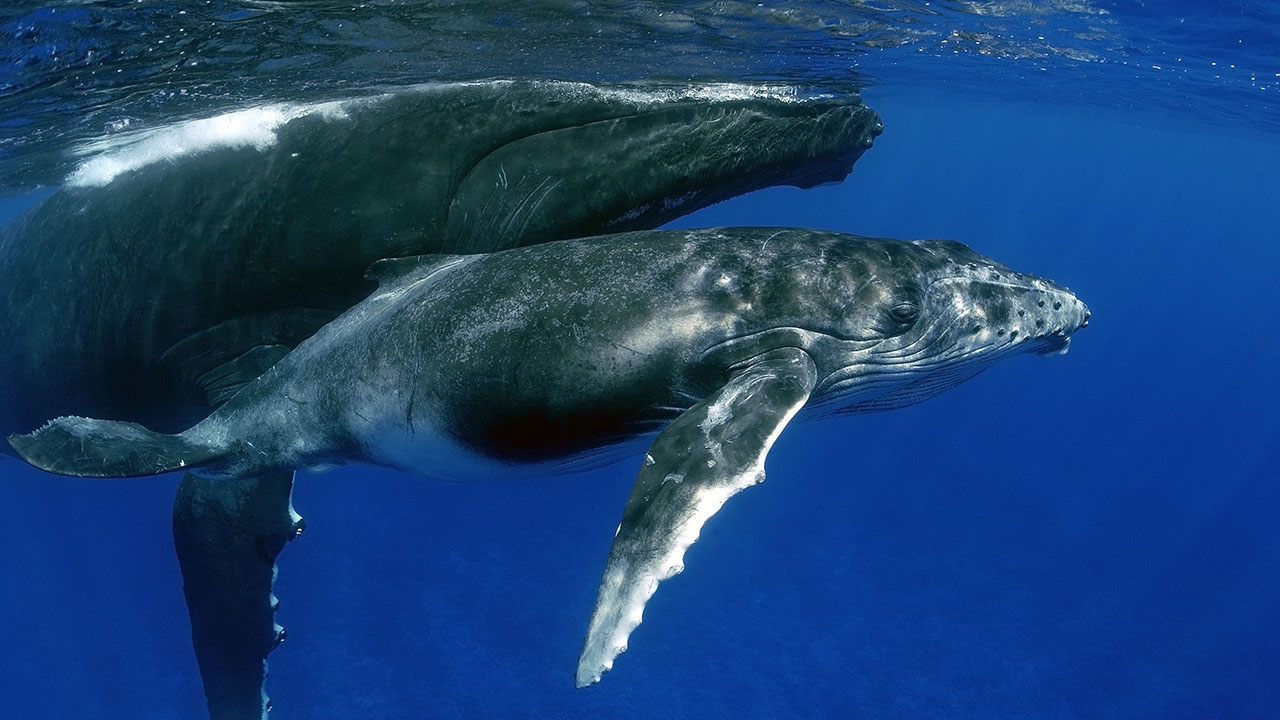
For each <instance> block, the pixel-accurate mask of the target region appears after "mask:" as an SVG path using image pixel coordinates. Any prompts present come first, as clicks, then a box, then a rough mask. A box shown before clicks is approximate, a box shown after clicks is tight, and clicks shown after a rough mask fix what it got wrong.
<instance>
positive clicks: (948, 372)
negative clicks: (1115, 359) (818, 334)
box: [815, 240, 1089, 414]
mask: <svg viewBox="0 0 1280 720" xmlns="http://www.w3.org/2000/svg"><path fill="white" fill-rule="evenodd" d="M866 242H868V243H877V242H878V243H884V246H883V247H876V248H874V249H873V250H872V251H870V252H868V253H864V254H869V255H871V256H873V257H876V258H877V261H876V262H875V263H874V265H873V266H872V267H871V271H870V275H869V277H870V278H871V279H870V280H868V281H864V282H860V283H856V284H855V286H854V287H853V291H854V292H855V296H856V297H857V298H858V302H855V303H848V304H846V306H845V307H846V308H848V310H847V311H846V312H847V315H849V316H851V317H847V318H846V320H851V321H853V322H855V323H856V324H857V326H858V332H857V335H858V338H857V340H855V341H837V342H834V343H828V344H827V345H826V346H825V348H824V350H823V351H822V354H823V355H825V357H824V358H823V360H825V362H823V363H821V364H823V365H826V366H827V369H828V372H827V373H826V376H825V377H824V378H823V379H822V380H821V381H820V382H819V385H818V387H817V388H816V389H815V396H817V398H818V402H819V404H820V405H824V406H834V407H832V409H833V411H834V412H837V413H841V414H843V413H855V412H871V411H878V410H891V409H894V408H899V407H905V406H908V405H914V404H916V403H918V402H921V401H923V400H926V399H928V398H930V397H932V396H934V395H937V394H939V393H941V392H943V391H945V390H947V389H949V388H951V387H954V386H956V385H958V384H960V383H962V382H964V381H965V380H968V379H969V378H971V377H973V376H975V375H977V374H978V373H980V372H982V371H983V370H985V369H987V368H988V367H991V365H993V364H994V363H996V362H997V361H999V360H1002V359H1004V358H1007V357H1011V356H1013V355H1018V354H1022V353H1032V354H1036V355H1060V354H1063V353H1065V352H1066V351H1067V348H1068V346H1069V344H1070V341H1071V336H1072V334H1073V333H1075V332H1076V331H1077V330H1080V329H1081V328H1084V327H1086V326H1087V325H1088V323H1089V309H1088V307H1086V306H1085V304H1084V303H1083V302H1081V301H1080V299H1079V298H1077V297H1076V296H1075V294H1074V293H1072V292H1071V291H1070V290H1069V289H1067V288H1065V287H1063V286H1061V285H1057V284H1056V283H1054V282H1052V281H1050V280H1046V279H1043V278H1039V277H1036V276H1034V275H1029V274H1026V273H1020V272H1015V271H1013V270H1011V269H1009V268H1008V267H1006V266H1005V265H1003V264H1001V263H999V262H996V261H994V260H992V259H990V258H988V257H984V256H982V255H980V254H978V253H976V252H974V251H973V250H971V249H970V248H969V247H968V246H966V245H964V244H962V243H959V242H955V241H951V240H919V241H915V242H910V243H905V242H897V241H874V240H868V241H866ZM860 267H866V264H865V262H864V263H862V264H860ZM864 272H865V271H864ZM846 294H847V293H846Z"/></svg>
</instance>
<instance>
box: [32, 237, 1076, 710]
mask: <svg viewBox="0 0 1280 720" xmlns="http://www.w3.org/2000/svg"><path fill="white" fill-rule="evenodd" d="M370 276H371V277H373V278H376V280H377V281H378V283H379V288H378V290H376V291H375V292H374V293H373V294H372V295H370V296H369V297H368V298H367V299H365V300H364V301H362V302H360V303H358V304H357V305H355V306H354V307H352V308H351V309H350V310H348V311H347V312H345V313H343V314H342V315H340V316H339V317H337V318H336V319H335V320H333V321H332V322H331V323H329V324H328V325H326V326H324V327H323V328H321V330H320V331H319V332H317V333H316V334H315V335H314V336H313V337H311V338H309V339H307V340H304V341H303V342H302V343H301V344H299V345H298V347H297V348H296V349H294V350H293V351H292V352H290V353H289V354H287V355H285V356H284V358H283V359H281V360H280V361H279V362H278V363H276V364H275V365H274V366H273V367H271V369H270V370H268V371H267V372H266V373H264V374H263V375H261V376H260V377H258V378H256V379H253V380H251V381H249V382H247V383H246V384H244V385H243V386H242V387H240V388H238V389H236V391H235V392H234V394H232V395H231V397H230V399H229V400H227V401H226V402H225V403H224V404H223V405H221V406H220V407H219V408H218V409H217V410H215V411H214V412H213V413H212V414H210V415H209V416H208V417H206V418H205V419H204V420H202V421H200V422H199V423H197V424H195V425H194V426H192V427H191V428H189V429H187V430H185V431H183V432H181V433H178V434H174V435H166V434H161V433H156V432H152V431H150V430H147V429H146V428H144V427H142V426H140V425H137V424H133V423H126V422H117V421H103V420H91V419H85V418H78V417H63V418H59V419H57V420H54V421H52V422H50V423H48V424H47V425H45V426H44V427H43V428H41V429H39V430H37V431H35V432H33V433H30V434H27V435H16V436H12V437H10V438H9V441H10V443H11V444H12V446H13V447H14V449H16V450H17V452H18V453H19V454H20V455H21V456H22V457H23V458H25V459H26V460H27V461H28V462H30V463H32V464H33V465H35V466H37V467H40V468H42V469H45V470H48V471H51V472H55V473H63V474H70V475H81V476H88V477H116V476H136V475H146V474H152V473H160V472H166V471H170V470H176V469H186V470H188V471H190V472H194V473H197V474H201V475H203V476H205V477H208V478H213V479H222V480H226V481H229V482H235V481H236V479H237V478H240V477H258V476H263V475H269V474H271V473H280V472H283V471H289V470H299V469H319V468H326V467H331V466H334V465H342V464H347V463H367V464H373V465H380V466H385V467H390V468H395V469H399V470H403V471H406V472H411V473H415V474H419V475H422V476H427V477H443V478H448V479H465V478H466V477H467V476H469V475H471V474H473V473H474V472H475V471H476V469H477V468H480V467H486V468H493V469H502V468H505V469H507V470H508V471H511V470H512V469H514V471H515V472H533V471H534V470H535V469H537V470H539V471H546V470H547V469H548V468H551V470H552V471H554V468H555V467H556V466H555V465H554V464H553V463H556V462H561V461H564V460H566V459H573V458H577V457H582V456H586V455H590V454H593V453H600V452H602V451H608V450H610V449H618V448H624V449H625V448H628V447H631V446H632V445H633V444H634V441H635V440H637V439H641V438H643V437H645V436H649V435H652V434H654V433H656V437H654V439H653V440H652V441H651V444H650V446H649V449H648V452H647V453H646V454H644V456H643V457H637V458H635V463H636V464H637V465H638V466H639V472H638V477H637V479H636V481H635V485H634V487H633V489H632V491H631V495H630V497H629V498H628V500H627V504H626V507H625V508H624V510H623V514H622V521H621V524H620V526H619V528H618V531H617V533H616V536H615V537H614V540H613V545H612V548H611V549H610V552H609V557H608V560H607V563H606V567H605V572H604V578H603V581H602V583H601V585H600V590H599V595H598V598H597V602H596V607H595V610H594V612H593V613H592V617H591V620H590V623H589V626H588V631H587V637H586V641H585V643H584V648H583V652H582V655H581V657H580V659H579V663H578V669H577V673H576V683H577V684H578V685H579V686H584V685H589V684H592V683H594V682H596V681H597V680H599V679H600V676H601V675H602V674H603V673H604V672H606V671H608V670H609V669H610V668H611V667H612V664H613V661H614V659H615V658H616V656H617V655H618V654H620V653H621V652H622V651H624V650H625V648H626V643H627V638H628V636H629V635H630V633H631V632H632V630H633V629H634V628H635V627H636V626H637V625H638V624H639V623H640V620H641V616H642V612H643V609H644V606H645V603H646V602H647V600H648V599H649V597H651V596H652V594H653V592H654V591H655V589H656V588H657V586H658V583H659V582H661V581H662V580H664V579H666V578H668V577H670V576H672V575H673V574H675V573H678V572H680V571H681V570H682V569H683V562H684V560H683V558H684V554H685V551H686V550H687V549H688V547H689V546H690V545H691V544H692V543H693V542H694V541H696V540H697V538H698V535H699V533H700V531H701V529H702V527H703V525H704V523H706V522H707V520H708V519H709V518H710V517H711V516H712V515H714V514H715V513H716V512H717V511H718V510H719V509H720V507H721V506H722V505H723V504H724V503H725V501H727V500H728V498H729V497H731V496H733V495H734V494H736V493H737V492H739V491H741V490H743V489H745V488H747V487H750V486H752V485H755V484H757V483H759V482H761V481H762V480H763V479H764V467H765V459H766V456H767V454H768V452H769V449H770V447H771V446H772V445H773V442H774V441H775V440H776V438H777V437H778V435H779V433H781V432H782V430H783V429H784V428H785V427H786V426H787V425H788V423H789V422H790V421H791V420H792V418H793V417H795V416H797V415H799V417H801V418H805V417H816V416H822V415H830V414H836V413H846V412H866V411H873V410H885V409H891V408H895V407H902V406H905V405H910V404H913V403H916V402H920V401H921V400H924V399H926V398H928V397H930V396H932V395H935V394H937V393H940V392H942V391H944V390H946V389H947V388H950V387H953V386H955V385H957V384H959V383H961V382H963V381H964V380H966V379H968V378H970V377H973V376H974V375H976V374H977V373H979V372H981V371H982V370H984V369H986V368H988V367H990V366H991V365H992V364H994V363H995V362H997V361H999V360H1000V359H1003V358H1006V357H1010V356H1013V355H1016V354H1020V353H1026V352H1030V353H1036V354H1042V355H1046V354H1056V353H1060V352H1062V351H1064V350H1065V349H1066V347H1067V344H1068V342H1069V339H1070V337H1071V335H1072V334H1073V333H1074V332H1076V331H1077V330H1079V329H1080V328H1082V327H1084V326H1085V325H1086V324H1087V323H1088V319H1089V311H1088V309H1087V308H1086V307H1085V305H1084V304H1083V303H1082V302H1081V301H1080V300H1078V299H1077V298H1076V296H1075V295H1074V294H1072V293H1071V292H1070V291H1069V290H1067V289H1065V288H1063V287H1061V286H1058V285H1056V284H1054V283H1052V282H1050V281H1047V280H1044V279H1041V278H1037V277H1034V276H1032V275H1026V274H1022V273H1018V272H1015V271H1012V270H1010V269H1008V268H1007V267H1005V266H1003V265H1001V264H999V263H997V262H995V261H993V260H990V259H989V258H986V257H983V256H981V255H979V254H977V253H975V252H974V251H972V250H970V249H969V248H968V247H966V246H964V245H962V244H960V243H957V242H952V241H944V240H922V241H916V242H908V241H900V240H889V239H875V238H863V237H857V236H853V235H843V234H838V233H829V232H819V231H812V230H797V229H778V228H721V229H711V230H690V231H640V232H634V233H627V234H622V235H614V236H607V237H597V238H587V239H581V240H565V241H560V242H554V243H546V244H541V245H535V246H530V247H524V248H517V249H512V250H507V251H502V252H497V253H490V254H484V255H469V256H426V257H415V258H401V259H394V260H386V261H382V262H379V263H375V264H374V266H373V267H372V268H371V270H370ZM522 468H523V469H522Z"/></svg>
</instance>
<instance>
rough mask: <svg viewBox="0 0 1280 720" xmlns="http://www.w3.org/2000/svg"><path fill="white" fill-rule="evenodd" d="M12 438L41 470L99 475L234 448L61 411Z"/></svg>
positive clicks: (192, 462)
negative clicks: (55, 417)
mask: <svg viewBox="0 0 1280 720" xmlns="http://www.w3.org/2000/svg"><path fill="white" fill-rule="evenodd" d="M9 444H10V445H12V446H13V449H14V450H16V451H18V454H19V455H20V456H22V458H23V459H24V460H26V461H27V462H29V463H31V464H32V465H34V466H36V467H38V468H40V469H41V470H45V471H47V472H51V473H57V474H59V475H75V476H78V477H100V478H108V477H140V476H143V475H159V474H160V473H166V472H170V471H173V470H184V469H190V468H194V467H200V466H204V465H209V464H211V463H214V462H216V461H218V460H220V459H222V458H225V457H227V456H229V455H230V454H231V453H232V452H233V449H232V448H228V447H217V446H212V445H207V444H202V443H199V442H195V441H192V440H190V439H188V438H186V437H183V436H182V435H165V434H163V433H157V432H152V431H150V430H148V429H146V428H144V427H142V426H141V425H138V424H136V423H131V422H121V421H116V420H94V419H91V418H82V417H60V418H58V419H56V420H52V421H50V422H49V423H47V424H45V426H44V427H42V428H40V429H39V430H36V431H35V432H32V433H28V434H26V435H10V436H9Z"/></svg>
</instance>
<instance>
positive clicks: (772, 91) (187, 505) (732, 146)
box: [0, 81, 880, 720]
mask: <svg viewBox="0 0 1280 720" xmlns="http://www.w3.org/2000/svg"><path fill="white" fill-rule="evenodd" d="M879 132H880V121H879V118H878V117H877V116H876V114H875V113H874V112H873V111H871V110H870V109H869V108H867V107H866V106H865V105H864V104H863V103H862V101H861V100H860V99H858V98H856V97H834V98H833V97H805V96H803V95H801V94H797V93H795V92H794V91H791V90H789V89H787V88H769V87H756V86H741V85H692V86H674V87H662V86H592V85H584V84H579V83H559V82H527V81H518V82H516V81H493V82H481V83H458V84H433V85H425V86H421V87H417V88H411V89H405V90H401V91H398V92H395V93H393V94H381V95H373V96H369V97H363V98H357V99H350V100H341V101H335V102H329V103H321V104H318V105H306V106H301V105H272V106H266V107H259V108H250V109H246V110H242V111H239V112H235V113H230V114H227V115H223V116H219V117H215V118H208V119H203V120H197V121H191V122H186V123H181V124H177V125H174V126H171V127H166V128H160V129H156V130H150V131H146V132H143V133H135V134H123V135H115V136H111V137H109V138H107V139H105V140H104V141H103V142H101V143H98V144H95V145H94V146H92V147H89V148H86V152H90V153H91V155H90V156H89V157H87V158H86V159H85V160H84V162H83V163H82V164H81V165H80V167H79V169H78V170H77V171H76V172H75V173H74V175H73V176H72V177H71V178H69V180H68V182H67V183H66V185H65V186H63V187H62V188H60V189H59V190H57V191H56V192H55V193H54V194H53V195H52V196H51V197H49V198H48V199H47V200H46V201H45V202H44V203H43V204H42V205H40V206H39V207H37V208H36V209H35V210H33V211H32V212H31V213H30V214H28V215H27V216H25V217H23V218H20V219H19V220H17V221H16V222H15V223H13V224H12V225H10V226H8V227H6V228H4V229H3V230H2V231H0V337H3V338H5V341H6V347H5V349H4V352H3V353H0V383H2V384H3V385H2V386H3V387H4V393H3V394H0V434H3V435H8V434H10V433H13V432H19V431H25V430H28V429H30V428H31V427H34V426H36V425H37V424H39V423H40V422H43V421H44V420H45V419H47V418H49V417H53V416H57V415H64V414H78V415H95V416H101V417H110V418H113V419H118V420H129V421H134V422H142V423H147V424H148V425H150V426H152V427H155V428H159V429H170V430H173V429H180V428H183V427H185V426H186V425H188V424H190V423H192V422H194V421H196V420H198V419H199V418H201V417H204V416H205V415H206V414H208V412H209V410H210V407H212V406H216V405H218V404H220V403H221V402H222V401H224V400H225V399H226V397H227V396H228V393H229V391H230V389H232V388H234V387H236V386H237V385H238V384H239V383H241V382H243V381H244V380H246V379H249V378H252V377H254V376H256V375H258V374H259V373H261V372H262V371H263V370H265V369H266V368H267V367H269V366H270V365H271V364H272V363H273V362H275V361H276V360H278V359H279V358H280V357H282V356H283V355H284V354H285V353H286V352H288V351H289V350H290V349H291V348H293V347H294V346H295V345H297V343H298V342H299V341H301V340H302V339H303V338H305V337H307V336H309V335H311V334H312V333H313V332H315V330H316V329H318V328H319V327H321V326H322V325H323V324H324V323H326V322H328V321H330V320H332V319H333V318H334V317H336V316H337V315H338V314H339V313H340V312H342V311H343V310H345V309H347V308H348V307H350V306H351V305H353V304H354V303H356V302H358V301H359V300H360V299H361V298H363V297H364V296H365V295H367V294H368V293H369V292H370V291H371V290H372V288H373V285H372V283H369V282H367V281H366V280H364V278H363V273H364V272H365V270H366V269H367V267H368V266H369V265H370V264H371V263H373V262H374V261H376V260H379V259H382V258H387V257H396V256H404V255H413V254H420V253H432V252H445V253H460V252H488V251H493V250H499V249H502V248H507V247H514V246H518V245H527V244H531V243H536V242H544V241H551V240H559V239H564V238H570V237H580V236H583V235H591V234H596V233H601V232H610V231H624V230H634V229H644V228H650V227H654V226H656V225H657V224H660V223H662V222H664V221H666V220H668V219H671V218H674V217H676V216H679V215H681V214H684V213H686V212H689V211H692V210H695V209H697V208H699V207H702V206H705V205H707V204H710V203H712V202H716V201H718V200H721V199H724V198H727V197H730V196H733V195H736V194H739V193H743V192H747V191H750V190H754V189H756V188H760V187H765V186H769V185H776V184H794V185H799V186H807V185H811V184H815V183H821V182H827V181H836V180H839V179H841V178H843V177H844V176H845V175H846V174H847V173H848V172H849V170H850V169H851V167H852V164H853V162H854V161H855V160H856V159H857V158H858V156H859V155H860V154H861V153H862V152H863V151H864V150H866V149H867V148H868V147H870V145H871V141H872V139H873V138H874V137H875V136H876V135H877V134H878V133H879ZM50 368H57V369H58V371H57V372H56V373H55V372H49V369H50ZM0 450H4V451H7V450H8V447H7V445H6V444H4V443H0ZM0 460H2V458H0ZM291 486H292V474H291V473H277V474H270V475H267V476H263V477H261V478H252V479H244V480H242V481H241V482H237V483H234V484H228V483H213V482H209V481H203V480H201V479H199V478H195V477H193V476H188V477H186V478H184V480H183V482H182V485H181V488H180V489H179V494H178V499H177V502H176V503H175V507H174V538H175V543H176V545H177V548H178V557H179V560H180V564H181V567H182V571H183V589H184V592H185V594H186V599H187V604H188V608H189V610H190V614H191V621H192V639H193V643H194V646H195V649H196V655H197V659H198V660H199V664H200V669H201V675H202V679H203V680H204V683H205V689H206V695H207V697H208V701H209V706H210V711H211V713H212V714H213V716H214V717H215V718H218V719H219V720H223V719H227V718H242V717H255V718H256V717H261V715H262V713H263V708H264V707H265V705H266V700H265V696H264V695H263V693H262V684H263V679H264V677H265V665H264V662H263V660H264V658H265V657H266V656H267V654H268V652H269V651H270V650H271V648H272V647H274V644H275V642H276V637H277V632H276V629H275V624H274V614H275V604H274V600H273V597H272V593H271V585H272V578H273V575H274V560H275V557H276V555H277V554H278V553H279V551H280V549H281V548H282V547H283V546H284V544H285V543H286V542H287V541H288V540H289V539H290V538H292V537H293V536H294V535H295V534H296V532H297V528H298V527H300V525H299V524H298V522H297V520H296V516H295V515H294V514H293V513H292V511H291V508H290V507H289V497H290V489H291Z"/></svg>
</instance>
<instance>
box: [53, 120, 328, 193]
mask: <svg viewBox="0 0 1280 720" xmlns="http://www.w3.org/2000/svg"><path fill="white" fill-rule="evenodd" d="M347 102H350V101H338V102H325V103H316V104H311V105H297V104H278V105H264V106H261V107H253V108H247V109H244V110H237V111H234V112H229V113H224V114H222V115H215V116H214V117H210V118H201V119H199V120H187V121H185V122H179V123H176V124H173V125H165V126H163V127H158V128H150V129H147V130H140V131H134V132H128V133H118V134H114V135H109V136H107V137H104V138H99V139H97V140H93V141H91V142H88V143H85V144H84V145H81V146H80V147H78V148H76V149H75V150H74V153H75V154H76V155H80V156H83V157H87V159H86V160H84V161H82V162H81V163H80V164H79V165H78V166H77V167H76V169H75V170H74V171H73V172H72V173H71V175H70V176H68V177H67V180H66V184H67V185H69V186H72V187H101V186H103V185H106V184H108V183H110V182H111V181H112V180H114V179H115V178H116V177H117V176H119V175H121V174H122V173H126V172H129V171H130V170H137V169H138V168H142V167H146V166H147V165H152V164H154V163H158V162H162V161H166V160H176V159H178V158H181V157H186V156H189V155H196V154H199V153H203V152H210V151H212V150H219V149H223V148H246V147H251V148H254V149H256V150H260V151H261V150H267V149H268V148H270V147H272V146H273V145H275V144H276V131H277V130H278V129H279V128H280V126H282V125H284V124H285V123H287V122H289V121H290V120H295V119H297V118H300V117H304V116H307V115H319V116H321V117H325V118H329V119H341V118H343V117H345V116H346V112H345V105H346V103H347Z"/></svg>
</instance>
